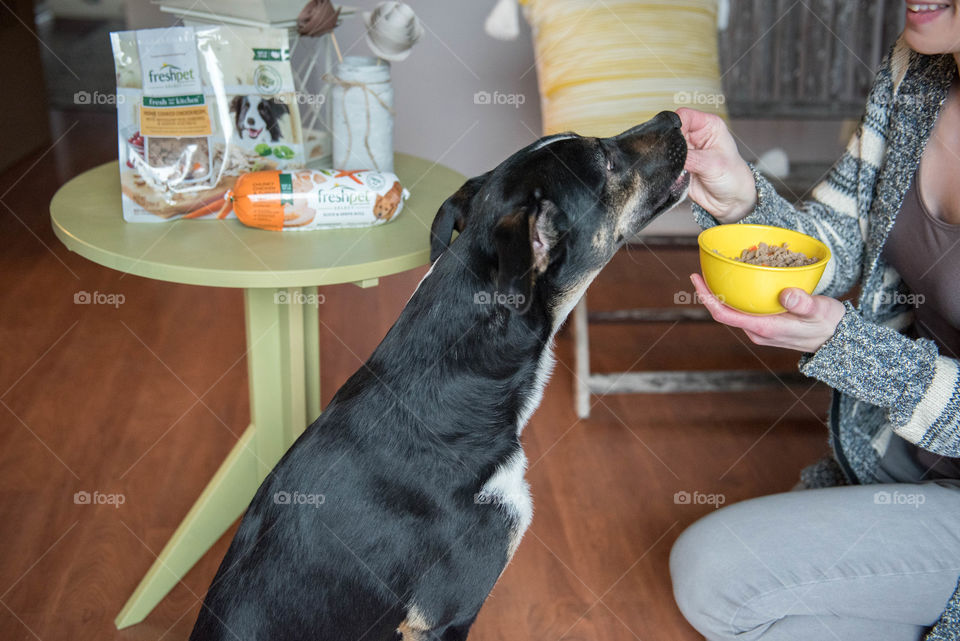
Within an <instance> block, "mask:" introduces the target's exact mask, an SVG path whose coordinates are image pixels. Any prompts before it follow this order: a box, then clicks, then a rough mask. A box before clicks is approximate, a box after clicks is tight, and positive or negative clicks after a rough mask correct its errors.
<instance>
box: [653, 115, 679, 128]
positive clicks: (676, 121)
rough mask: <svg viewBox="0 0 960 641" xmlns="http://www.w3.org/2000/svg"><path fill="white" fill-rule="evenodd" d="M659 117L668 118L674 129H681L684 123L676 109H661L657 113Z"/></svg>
mask: <svg viewBox="0 0 960 641" xmlns="http://www.w3.org/2000/svg"><path fill="white" fill-rule="evenodd" d="M657 117H658V118H664V117H665V118H666V119H667V120H668V121H669V122H670V124H671V125H673V128H674V129H679V128H680V127H681V125H682V124H683V123H681V122H680V116H678V115H677V113H676V112H675V111H661V112H660V113H659V114H657Z"/></svg>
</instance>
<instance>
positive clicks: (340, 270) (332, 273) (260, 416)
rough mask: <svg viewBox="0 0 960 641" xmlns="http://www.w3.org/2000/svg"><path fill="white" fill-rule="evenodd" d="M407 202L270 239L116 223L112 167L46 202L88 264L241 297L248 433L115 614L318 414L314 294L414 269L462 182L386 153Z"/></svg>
mask: <svg viewBox="0 0 960 641" xmlns="http://www.w3.org/2000/svg"><path fill="white" fill-rule="evenodd" d="M395 171H396V173H397V175H398V176H399V177H400V180H401V182H402V183H403V185H404V186H405V187H406V188H407V189H409V190H410V192H411V197H410V199H409V200H408V201H407V202H406V204H405V205H404V209H403V212H402V213H401V214H400V216H399V217H397V219H396V220H394V221H392V222H390V223H388V224H386V225H382V226H378V227H367V228H359V229H335V230H324V231H302V232H270V231H262V230H259V229H251V228H248V227H244V226H243V225H241V224H240V222H239V221H237V220H226V221H213V220H211V221H199V220H181V221H176V222H170V223H157V224H150V223H126V222H124V221H123V216H122V214H121V211H120V174H119V171H118V168H117V163H116V162H112V163H108V164H105V165H101V166H99V167H96V168H95V169H91V170H90V171H87V172H85V173H83V174H81V175H79V176H77V177H76V178H74V179H73V180H71V181H70V182H68V183H67V184H65V185H64V186H63V187H61V188H60V190H59V191H58V192H57V193H56V195H55V196H54V197H53V200H52V201H51V203H50V218H51V221H52V223H53V230H54V232H55V233H56V234H57V237H58V238H59V239H60V240H61V241H62V242H63V244H64V245H66V246H67V247H68V248H69V249H71V250H72V251H75V252H77V253H78V254H80V255H81V256H84V257H85V258H88V259H90V260H92V261H94V262H96V263H99V264H101V265H105V266H107V267H111V268H113V269H117V270H119V271H122V272H126V273H130V274H136V275H138V276H144V277H147V278H155V279H157V280H165V281H171V282H175V283H187V284H190V285H208V286H214V287H242V288H243V289H244V308H245V314H246V334H247V365H248V371H249V379H250V417H251V424H250V426H249V427H247V429H246V431H245V432H244V433H243V435H242V436H241V437H240V439H239V440H238V441H237V443H236V445H234V447H233V449H232V450H231V451H230V454H229V455H228V456H227V458H226V459H225V460H224V462H223V463H222V464H221V465H220V468H219V469H218V470H217V471H216V473H215V474H214V475H213V478H212V479H211V480H210V482H209V483H208V484H207V486H206V487H205V488H204V490H203V492H202V493H201V494H200V497H199V498H198V499H197V501H196V502H195V503H194V504H193V507H192V508H190V511H189V512H188V513H187V515H186V517H185V518H184V519H183V521H182V522H181V523H180V525H179V527H177V529H176V531H175V532H174V533H173V536H171V537H170V540H169V541H168V542H167V544H166V546H165V547H164V548H163V551H162V552H161V553H160V556H159V557H157V559H156V561H154V563H153V565H152V566H151V567H150V570H149V571H148V572H147V574H146V576H144V577H143V579H142V580H141V581H140V584H139V585H138V586H137V588H136V590H135V591H134V593H133V595H131V596H130V598H129V600H128V601H127V603H126V605H125V606H124V607H123V609H122V610H121V611H120V614H119V615H117V618H116V620H115V622H116V625H117V627H118V628H125V627H127V626H130V625H134V624H136V623H139V622H140V621H142V620H143V619H144V618H145V617H146V616H147V615H148V614H149V613H150V611H151V610H153V608H154V607H155V606H156V605H157V603H159V602H160V600H161V599H163V597H164V596H166V594H167V593H168V592H169V591H170V590H171V589H172V588H173V587H174V585H176V584H177V582H179V581H180V579H181V578H183V576H184V575H185V574H186V573H187V571H189V570H190V568H191V567H193V565H194V563H196V562H197V560H198V559H200V557H201V556H203V554H204V553H206V551H207V550H208V549H210V546H212V545H213V544H214V542H216V540H217V539H219V538H220V537H221V536H222V535H223V533H224V532H225V531H226V530H227V528H229V527H230V525H231V524H232V523H233V522H234V521H236V519H237V518H238V517H239V516H240V515H241V514H242V513H243V511H244V510H245V509H246V507H247V505H248V504H249V503H250V500H251V499H252V498H253V495H254V493H255V492H256V490H257V488H258V487H259V485H260V483H261V481H262V480H263V479H264V477H265V476H266V475H267V473H268V472H269V471H270V470H271V469H272V468H273V466H274V465H275V464H276V463H277V461H279V460H280V457H281V456H282V455H283V453H284V452H285V451H286V450H287V448H288V447H290V445H291V444H292V443H293V441H294V440H295V439H296V438H297V436H299V435H300V433H301V432H303V430H304V429H305V428H306V426H307V425H309V424H310V423H311V422H312V421H313V420H314V419H316V418H317V417H318V416H319V415H320V348H319V327H318V325H319V323H318V316H317V314H318V311H317V286H318V285H333V284H339V283H355V284H357V285H359V286H360V287H370V286H374V285H376V284H377V283H378V279H379V278H380V277H381V276H387V275H389V274H395V273H398V272H402V271H405V270H408V269H413V268H414V267H419V266H421V265H425V264H426V263H427V262H428V260H429V254H430V252H429V238H430V233H429V230H430V224H431V223H432V222H433V217H434V215H435V214H436V212H437V209H438V208H439V207H440V205H441V203H442V202H443V200H444V199H445V198H446V197H447V196H449V195H450V194H452V193H453V192H454V191H456V189H457V188H458V187H459V186H460V185H461V184H462V183H463V181H464V180H465V178H464V176H462V175H461V174H459V173H457V172H455V171H453V170H452V169H449V168H447V167H444V166H442V165H440V164H437V163H433V162H430V161H427V160H424V159H422V158H417V157H414V156H409V155H405V154H397V156H396V162H395Z"/></svg>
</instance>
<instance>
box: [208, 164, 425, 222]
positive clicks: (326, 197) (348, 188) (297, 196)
mask: <svg viewBox="0 0 960 641" xmlns="http://www.w3.org/2000/svg"><path fill="white" fill-rule="evenodd" d="M409 196H410V194H409V192H407V190H406V189H404V188H403V187H402V186H401V185H400V180H399V179H398V178H397V177H396V176H395V175H394V174H391V173H386V172H376V171H367V170H353V171H341V170H336V169H312V170H311V169H301V170H296V171H257V172H253V173H249V174H246V175H244V176H241V177H240V178H239V179H238V180H237V183H236V185H235V186H234V188H233V190H232V191H231V192H230V193H228V194H227V199H228V200H229V204H228V206H232V207H233V210H234V213H235V214H236V215H237V218H239V219H240V222H242V223H243V224H244V225H248V226H250V227H258V228H260V229H269V230H273V231H280V230H284V231H288V230H306V229H326V228H336V227H366V226H370V225H379V224H382V223H386V222H388V221H390V220H392V219H394V218H395V217H396V216H397V215H398V214H399V213H400V212H401V211H402V210H403V201H404V200H406V199H407V198H408V197H409Z"/></svg>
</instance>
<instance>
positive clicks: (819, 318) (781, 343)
mask: <svg viewBox="0 0 960 641" xmlns="http://www.w3.org/2000/svg"><path fill="white" fill-rule="evenodd" d="M690 280H691V281H693V286H694V287H696V288H697V295H698V296H699V297H700V300H701V302H703V304H704V306H705V307H706V308H707V310H708V311H709V312H710V315H711V316H713V319H714V320H715V321H717V322H718V323H723V324H724V325H729V326H730V327H739V328H741V329H742V330H743V331H744V332H745V333H746V334H747V337H748V338H749V339H750V340H751V341H753V342H754V343H756V344H757V345H771V346H773V347H785V348H787V349H795V350H797V351H798V352H805V353H812V352H815V351H817V350H818V349H820V346H821V345H823V344H824V343H826V342H827V340H828V339H829V338H830V337H831V336H833V333H834V332H835V331H836V330H837V325H838V324H839V323H840V319H842V318H843V315H844V314H845V313H846V308H845V307H844V306H843V303H841V302H840V301H838V300H837V299H835V298H828V297H827V296H811V295H810V294H808V293H807V292H805V291H803V290H802V289H797V288H796V287H788V288H787V289H785V290H783V291H782V292H780V304H781V305H783V306H784V307H785V308H786V309H787V311H786V312H785V313H783V314H777V315H775V316H754V315H752V314H744V313H743V312H738V311H737V310H735V309H733V308H732V307H727V306H726V305H724V304H723V303H722V302H721V301H720V300H718V299H717V297H716V296H714V295H713V293H712V292H711V291H710V289H709V288H708V287H707V284H706V283H705V282H704V281H703V277H702V276H700V274H691V275H690Z"/></svg>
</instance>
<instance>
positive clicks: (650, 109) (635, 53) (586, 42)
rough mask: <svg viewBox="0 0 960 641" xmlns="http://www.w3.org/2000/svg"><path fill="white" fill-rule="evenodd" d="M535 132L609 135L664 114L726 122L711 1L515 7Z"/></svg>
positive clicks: (543, 1) (550, 1) (549, 1)
mask: <svg viewBox="0 0 960 641" xmlns="http://www.w3.org/2000/svg"><path fill="white" fill-rule="evenodd" d="M521 2H522V4H523V5H525V7H524V11H525V15H526V18H527V20H528V21H529V22H530V25H531V27H532V28H533V38H534V49H535V53H536V60H537V73H538V76H539V83H540V104H541V109H542V111H543V130H544V134H552V133H556V132H559V131H568V130H571V131H576V132H577V133H580V134H584V135H589V136H609V135H612V134H616V133H619V132H621V131H623V130H625V129H628V128H629V127H632V126H633V125H635V124H638V123H641V122H643V121H644V120H647V119H648V118H650V117H652V116H653V115H655V114H656V113H658V112H660V111H663V110H665V109H671V110H672V109H676V108H677V107H683V106H689V107H694V108H697V109H701V110H703V111H709V112H712V113H716V114H720V115H721V116H724V117H726V109H725V108H724V99H723V92H722V89H721V86H720V74H719V65H718V62H717V6H716V0H521Z"/></svg>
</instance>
